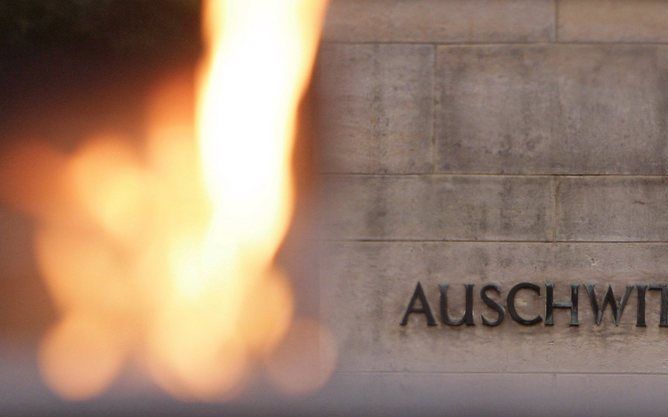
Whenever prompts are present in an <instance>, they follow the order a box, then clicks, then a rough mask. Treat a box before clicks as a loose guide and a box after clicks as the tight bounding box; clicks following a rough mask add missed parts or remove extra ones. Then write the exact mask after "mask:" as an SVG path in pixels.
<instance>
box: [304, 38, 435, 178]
mask: <svg viewBox="0 0 668 417" xmlns="http://www.w3.org/2000/svg"><path fill="white" fill-rule="evenodd" d="M433 63H434V47H432V46H430V45H344V44H333V45H326V46H324V47H323V48H322V51H321V55H320V60H319V66H318V75H317V84H316V85H317V89H316V91H317V92H318V101H319V106H320V109H321V115H320V124H321V127H322V128H321V129H320V132H321V135H320V136H319V137H318V140H319V142H318V143H319V144H322V145H323V149H321V150H320V156H321V157H322V159H321V166H320V168H321V170H322V171H326V172H358V173H378V172H392V173H421V172H431V171H432V103H433V100H432V90H433V68H434V65H433Z"/></svg>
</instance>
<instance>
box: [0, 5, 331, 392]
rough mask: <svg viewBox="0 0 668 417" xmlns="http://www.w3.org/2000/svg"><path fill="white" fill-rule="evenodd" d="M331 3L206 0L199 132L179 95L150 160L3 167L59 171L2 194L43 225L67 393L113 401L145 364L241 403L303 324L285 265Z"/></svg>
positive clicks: (108, 152) (154, 126)
mask: <svg viewBox="0 0 668 417" xmlns="http://www.w3.org/2000/svg"><path fill="white" fill-rule="evenodd" d="M325 7H326V0H253V1H249V0H208V1H205V3H204V6H203V10H204V20H203V29H204V30H203V32H204V39H205V51H206V52H205V56H204V58H203V61H202V64H201V68H200V73H199V82H198V92H197V97H196V103H195V110H196V115H195V120H194V123H193V122H192V121H191V120H188V116H187V113H188V109H187V106H186V105H185V104H183V103H186V102H187V98H184V97H185V94H184V93H183V92H179V91H178V89H176V90H175V89H174V88H172V87H170V88H168V89H166V90H164V91H162V92H160V95H159V96H158V97H159V98H158V99H157V100H156V101H155V104H154V106H153V107H152V108H151V109H150V119H151V125H150V129H149V134H148V137H147V141H146V146H145V152H144V153H143V155H145V158H143V157H142V152H139V151H138V150H137V149H136V147H133V145H131V144H130V142H129V141H127V140H124V139H123V138H119V137H115V136H111V135H98V136H97V137H94V138H91V139H90V140H89V141H87V143H86V145H85V146H83V147H82V148H81V149H79V150H78V151H77V152H76V154H75V155H74V156H73V157H71V158H67V157H65V156H63V155H59V154H57V153H56V152H54V151H51V150H45V149H43V148H39V147H37V148H30V150H29V151H27V152H25V153H24V154H23V155H26V157H25V158H21V157H15V158H13V159H11V164H9V165H8V166H5V167H4V173H3V176H5V177H8V176H10V175H14V174H16V172H17V171H20V172H22V173H25V172H26V171H34V170H31V168H33V167H34V166H35V164H40V163H42V165H41V167H42V169H45V170H51V172H54V173H56V174H54V175H51V176H50V177H49V178H42V181H41V182H39V181H37V183H39V187H33V188H31V189H32V190H33V192H32V193H31V192H19V191H20V190H17V189H11V190H0V191H4V192H3V193H2V194H3V195H5V196H6V195H8V194H9V195H11V196H12V197H13V198H14V199H15V200H18V201H19V202H20V203H19V204H21V205H22V207H23V208H25V209H27V210H30V211H31V212H32V213H33V214H35V215H36V216H37V217H38V218H39V219H40V220H41V221H40V227H39V229H38V231H37V234H36V253H37V260H38V263H39V267H40V270H41V271H42V273H43V275H44V277H45V279H46V282H47V285H48V288H49V290H50V292H51V295H52V297H53V299H54V301H55V303H56V305H57V307H58V309H59V311H60V313H61V319H60V321H59V322H58V323H57V324H56V325H55V326H54V327H53V328H51V329H50V331H49V333H48V334H47V335H46V337H45V339H44V342H43V344H42V346H41V349H40V363H41V369H42V372H43V375H44V377H45V380H46V382H47V383H48V384H49V386H50V387H52V388H53V389H54V390H55V391H56V392H58V393H59V394H61V395H62V396H63V397H65V398H68V399H83V398H88V397H90V396H93V395H96V394H98V393H100V392H102V391H103V390H104V389H105V388H107V387H108V386H109V385H110V384H111V383H112V382H113V380H114V378H115V377H116V376H117V375H118V374H119V373H120V372H121V371H122V368H123V366H124V365H125V364H126V363H127V360H128V358H131V357H139V358H140V362H141V363H142V364H144V365H145V368H146V369H147V370H148V372H149V374H150V375H151V376H152V377H153V379H154V381H155V382H156V383H157V384H159V385H160V386H161V387H163V388H164V389H165V390H167V391H168V392H170V393H172V394H174V395H176V396H178V397H181V398H189V399H192V398H195V399H213V398H224V397H225V396H231V395H233V394H234V393H235V392H237V391H238V390H239V389H240V388H241V387H242V386H243V383H244V381H245V380H246V379H247V378H248V376H249V374H250V369H251V366H252V365H253V364H254V363H255V362H257V361H258V360H261V359H262V358H268V357H271V353H272V352H274V351H275V350H276V348H277V346H278V344H279V342H281V341H282V339H283V338H284V336H285V335H286V333H288V331H289V329H300V328H304V326H303V325H300V321H298V320H297V321H296V320H295V319H294V318H293V293H292V289H291V287H290V284H289V281H288V279H287V277H286V276H285V274H284V272H282V271H281V270H279V269H277V267H276V266H274V264H273V260H274V257H275V255H276V253H277V251H278V249H279V246H280V244H281V242H282V241H283V239H284V237H285V234H286V232H287V228H288V226H289V223H290V219H291V216H292V212H293V205H294V200H295V199H294V193H295V191H294V190H293V185H292V170H291V153H292V149H293V145H294V143H293V142H294V138H295V131H296V120H297V118H296V114H297V107H298V104H299V101H300V98H301V96H302V94H303V92H304V90H305V88H306V86H307V83H308V81H309V77H310V72H311V67H312V65H313V61H314V56H315V52H316V49H317V44H318V41H319V36H320V31H321V23H322V19H323V14H324V10H325ZM5 165H7V164H5ZM47 182H48V184H47ZM45 190H49V192H46V191H45ZM55 190H57V192H56V191H55ZM35 192H36V193H37V194H38V196H37V197H35ZM40 196H41V198H42V200H40ZM54 196H55V197H56V199H55V200H54V199H53V197H54ZM47 201H48V202H49V204H47ZM40 202H41V204H40ZM295 326H296V327H295ZM300 326H301V327H300ZM306 327H307V328H308V329H309V331H308V332H307V333H308V334H311V335H312V334H318V332H321V333H322V332H326V331H325V330H324V329H322V328H319V329H318V330H317V331H314V330H313V326H311V327H308V326H306ZM291 331H292V330H291ZM292 332H293V333H298V334H304V332H301V333H300V332H299V331H292ZM324 339H327V336H324ZM283 350H285V349H283ZM279 356H281V357H285V354H281V355H279ZM327 357H328V358H330V359H328V361H329V363H330V364H331V363H332V361H333V357H332V355H327ZM285 362H286V361H285V360H283V361H282V363H285ZM269 363H270V365H271V363H272V362H269ZM278 368H280V369H281V371H280V372H275V371H270V372H271V374H274V375H278V374H280V375H285V366H281V367H278ZM329 368H331V366H329ZM269 369H270V370H271V369H277V366H269ZM274 379H277V380H280V379H281V378H274ZM283 379H285V378H283ZM305 380H306V381H307V383H306V385H307V386H308V385H311V384H312V385H314V386H315V385H318V383H316V382H313V381H315V380H313V378H311V379H308V378H306V379H305ZM309 381H310V382H309ZM279 383H280V382H279ZM293 385H294V384H293ZM306 388H307V387H301V390H304V389H306ZM291 390H292V391H295V390H297V391H299V389H298V388H292V389H291Z"/></svg>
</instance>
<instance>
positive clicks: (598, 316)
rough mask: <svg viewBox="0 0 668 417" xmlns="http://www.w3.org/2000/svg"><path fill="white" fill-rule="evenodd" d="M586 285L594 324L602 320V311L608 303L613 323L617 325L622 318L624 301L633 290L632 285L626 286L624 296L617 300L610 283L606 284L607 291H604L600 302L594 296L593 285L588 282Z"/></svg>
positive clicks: (625, 301) (598, 323)
mask: <svg viewBox="0 0 668 417" xmlns="http://www.w3.org/2000/svg"><path fill="white" fill-rule="evenodd" d="M586 287H587V294H588V295H589V301H590V302H591V309H592V311H593V313H594V320H595V322H596V325H600V324H601V321H603V313H605V309H606V307H607V306H608V305H610V309H611V310H612V321H613V323H615V326H617V325H619V321H620V320H621V319H622V314H624V308H625V307H626V303H627V302H628V301H629V296H630V295H631V291H633V287H632V286H627V287H626V291H625V292H624V296H623V297H622V299H621V300H618V299H616V298H615V293H614V292H613V291H612V285H608V291H606V293H605V296H603V302H602V303H600V304H599V302H598V299H597V297H596V289H595V285H593V284H588V285H587V286H586ZM599 306H600V307H599Z"/></svg>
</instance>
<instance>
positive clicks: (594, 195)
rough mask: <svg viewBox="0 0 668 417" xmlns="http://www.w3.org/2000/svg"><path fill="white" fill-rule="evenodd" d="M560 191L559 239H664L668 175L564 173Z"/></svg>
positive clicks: (666, 236)
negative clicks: (628, 176)
mask: <svg viewBox="0 0 668 417" xmlns="http://www.w3.org/2000/svg"><path fill="white" fill-rule="evenodd" d="M558 190H559V191H558V193H557V199H558V223H557V224H558V225H557V239H559V240H590V241H594V240H595V241H667V240H668V210H667V209H666V207H668V179H666V178H659V177H644V178H643V177H632V178H622V177H566V178H562V179H560V180H559V186H558Z"/></svg>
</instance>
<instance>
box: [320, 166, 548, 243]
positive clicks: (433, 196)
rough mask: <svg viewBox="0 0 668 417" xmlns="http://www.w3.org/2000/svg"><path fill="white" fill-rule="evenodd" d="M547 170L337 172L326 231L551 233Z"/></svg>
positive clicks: (349, 235) (448, 235)
mask: <svg viewBox="0 0 668 417" xmlns="http://www.w3.org/2000/svg"><path fill="white" fill-rule="evenodd" d="M551 181H552V180H551V178H549V177H492V176H418V175H413V176H333V177H329V178H327V181H326V184H325V186H324V193H325V196H324V198H325V201H326V204H325V214H324V215H323V217H324V219H325V228H324V229H325V234H326V236H327V237H330V238H336V239H380V240H383V239H389V240H396V239H399V240H402V239H411V240H420V239H426V240H547V239H551V237H552V225H553V221H554V220H553V219H554V218H553V213H554V212H553V208H554V201H553V185H552V182H551Z"/></svg>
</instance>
